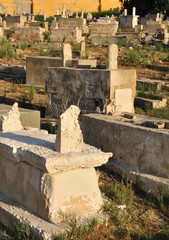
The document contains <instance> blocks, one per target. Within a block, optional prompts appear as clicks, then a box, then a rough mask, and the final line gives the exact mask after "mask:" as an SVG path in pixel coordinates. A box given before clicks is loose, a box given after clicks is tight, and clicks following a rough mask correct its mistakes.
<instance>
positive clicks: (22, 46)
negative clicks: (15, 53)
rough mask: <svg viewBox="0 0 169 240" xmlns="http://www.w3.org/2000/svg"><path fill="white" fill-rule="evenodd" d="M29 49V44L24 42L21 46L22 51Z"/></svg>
mask: <svg viewBox="0 0 169 240" xmlns="http://www.w3.org/2000/svg"><path fill="white" fill-rule="evenodd" d="M27 47H28V42H27V41H24V42H23V43H22V44H21V49H22V51H24V50H25V49H26V48H27Z"/></svg>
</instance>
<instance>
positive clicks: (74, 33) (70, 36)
mask: <svg viewBox="0 0 169 240" xmlns="http://www.w3.org/2000/svg"><path fill="white" fill-rule="evenodd" d="M50 37H51V41H52V42H71V41H74V42H76V43H80V42H82V41H84V40H85V37H82V30H80V29H78V28H69V29H52V30H51V36H50Z"/></svg>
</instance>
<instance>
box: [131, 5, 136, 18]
mask: <svg viewBox="0 0 169 240" xmlns="http://www.w3.org/2000/svg"><path fill="white" fill-rule="evenodd" d="M132 15H133V16H136V8H135V7H133V10H132Z"/></svg>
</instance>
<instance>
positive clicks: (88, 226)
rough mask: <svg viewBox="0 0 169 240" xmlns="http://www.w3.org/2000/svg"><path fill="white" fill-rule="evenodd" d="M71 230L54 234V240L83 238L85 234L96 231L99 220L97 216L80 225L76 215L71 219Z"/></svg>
mask: <svg viewBox="0 0 169 240" xmlns="http://www.w3.org/2000/svg"><path fill="white" fill-rule="evenodd" d="M69 224H70V230H69V231H67V232H65V233H60V234H58V235H56V236H53V238H52V240H70V239H78V240H80V239H82V238H84V237H85V235H87V234H89V233H91V232H93V231H94V229H95V227H96V225H97V224H98V221H97V219H96V218H93V219H91V220H88V221H86V222H85V223H84V224H81V225H78V223H77V219H76V218H75V217H73V218H71V219H70V221H69Z"/></svg>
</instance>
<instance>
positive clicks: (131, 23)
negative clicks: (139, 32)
mask: <svg viewBox="0 0 169 240" xmlns="http://www.w3.org/2000/svg"><path fill="white" fill-rule="evenodd" d="M138 18H139V16H124V15H121V16H120V28H135V26H136V25H138Z"/></svg>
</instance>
